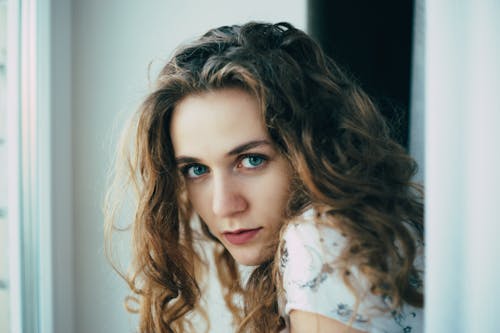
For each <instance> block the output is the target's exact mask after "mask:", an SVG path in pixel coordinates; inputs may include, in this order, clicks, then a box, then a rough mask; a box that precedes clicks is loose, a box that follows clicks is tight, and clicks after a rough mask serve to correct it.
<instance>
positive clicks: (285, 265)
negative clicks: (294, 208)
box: [280, 221, 369, 330]
mask: <svg viewBox="0 0 500 333" xmlns="http://www.w3.org/2000/svg"><path fill="white" fill-rule="evenodd" d="M283 237H284V241H285V243H284V248H283V252H282V258H281V265H280V267H281V272H282V276H283V288H284V291H285V299H286V300H285V305H284V312H285V315H286V316H288V315H289V314H290V311H292V310H302V311H308V312H312V313H318V314H321V315H324V316H326V317H329V318H332V319H335V320H338V321H340V322H343V323H345V324H347V325H349V324H350V325H352V327H353V328H356V329H359V330H368V329H369V323H368V320H367V319H366V318H365V317H364V316H362V315H359V314H355V315H354V316H353V311H354V306H355V304H356V298H355V296H354V295H353V293H352V292H351V291H350V289H349V288H348V287H347V286H346V285H345V283H344V281H343V279H342V276H341V274H340V272H338V271H337V270H336V268H335V262H336V260H337V258H338V256H339V255H340V253H341V251H342V249H343V247H344V245H345V242H346V239H345V238H344V237H343V236H342V235H341V233H340V232H338V231H337V230H336V229H334V228H332V227H329V226H326V225H318V224H316V223H314V222H312V221H305V222H301V223H292V224H290V225H289V226H288V227H287V230H286V231H285V233H284V235H283Z"/></svg>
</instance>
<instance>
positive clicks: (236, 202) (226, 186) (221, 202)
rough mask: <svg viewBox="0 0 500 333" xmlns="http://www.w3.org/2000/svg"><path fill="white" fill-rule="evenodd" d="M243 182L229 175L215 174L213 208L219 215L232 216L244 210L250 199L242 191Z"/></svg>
mask: <svg viewBox="0 0 500 333" xmlns="http://www.w3.org/2000/svg"><path fill="white" fill-rule="evenodd" d="M242 190H243V189H242V186H241V184H238V181H237V180H236V179H233V178H232V177H231V176H229V175H218V176H214V183H213V193H212V209H213V212H214V214H215V215H216V216H218V217H230V216H233V215H235V214H238V213H241V212H244V211H245V210H246V209H247V208H248V201H247V200H246V199H245V196H244V194H243V192H242Z"/></svg>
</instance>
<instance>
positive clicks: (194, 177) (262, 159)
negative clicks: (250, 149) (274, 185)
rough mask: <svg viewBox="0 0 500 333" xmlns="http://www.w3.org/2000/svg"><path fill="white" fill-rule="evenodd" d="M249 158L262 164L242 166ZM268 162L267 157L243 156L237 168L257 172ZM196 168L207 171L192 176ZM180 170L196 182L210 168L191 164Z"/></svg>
mask: <svg viewBox="0 0 500 333" xmlns="http://www.w3.org/2000/svg"><path fill="white" fill-rule="evenodd" d="M247 158H258V159H260V160H261V163H259V164H258V165H256V166H253V167H245V166H243V165H242V164H243V161H244V160H245V159H247ZM268 161H269V158H268V157H267V156H265V155H262V154H243V155H240V156H239V157H238V159H237V163H236V167H237V168H244V169H247V170H256V169H260V168H262V167H263V166H264V165H265V164H266V163H267V162H268ZM194 167H203V168H205V170H206V171H205V172H203V173H202V174H200V175H194V176H192V175H190V174H189V173H190V170H192V168H194ZM180 170H181V173H182V174H183V175H184V177H186V178H187V179H193V180H194V179H198V178H200V177H202V176H203V175H205V174H206V173H208V170H209V168H208V167H207V166H205V165H203V164H199V163H191V164H186V165H184V166H182V167H181V168H180Z"/></svg>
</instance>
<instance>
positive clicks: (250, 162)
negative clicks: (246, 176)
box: [241, 155, 266, 169]
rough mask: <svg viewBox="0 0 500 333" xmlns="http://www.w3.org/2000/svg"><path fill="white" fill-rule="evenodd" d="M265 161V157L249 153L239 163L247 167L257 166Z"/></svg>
mask: <svg viewBox="0 0 500 333" xmlns="http://www.w3.org/2000/svg"><path fill="white" fill-rule="evenodd" d="M264 162H266V158H264V157H262V156H259V155H249V156H247V157H245V158H243V159H242V160H241V165H242V166H243V167H244V168H247V169H254V168H258V167H259V166H261V165H262V164H264Z"/></svg>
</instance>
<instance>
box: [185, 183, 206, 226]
mask: <svg viewBox="0 0 500 333" xmlns="http://www.w3.org/2000/svg"><path fill="white" fill-rule="evenodd" d="M187 197H188V200H189V202H190V203H191V205H192V207H193V209H194V211H195V212H196V213H197V214H198V215H200V216H201V217H205V218H206V214H207V207H209V202H210V197H209V195H208V193H205V192H204V191H203V187H200V186H197V184H189V185H187Z"/></svg>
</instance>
